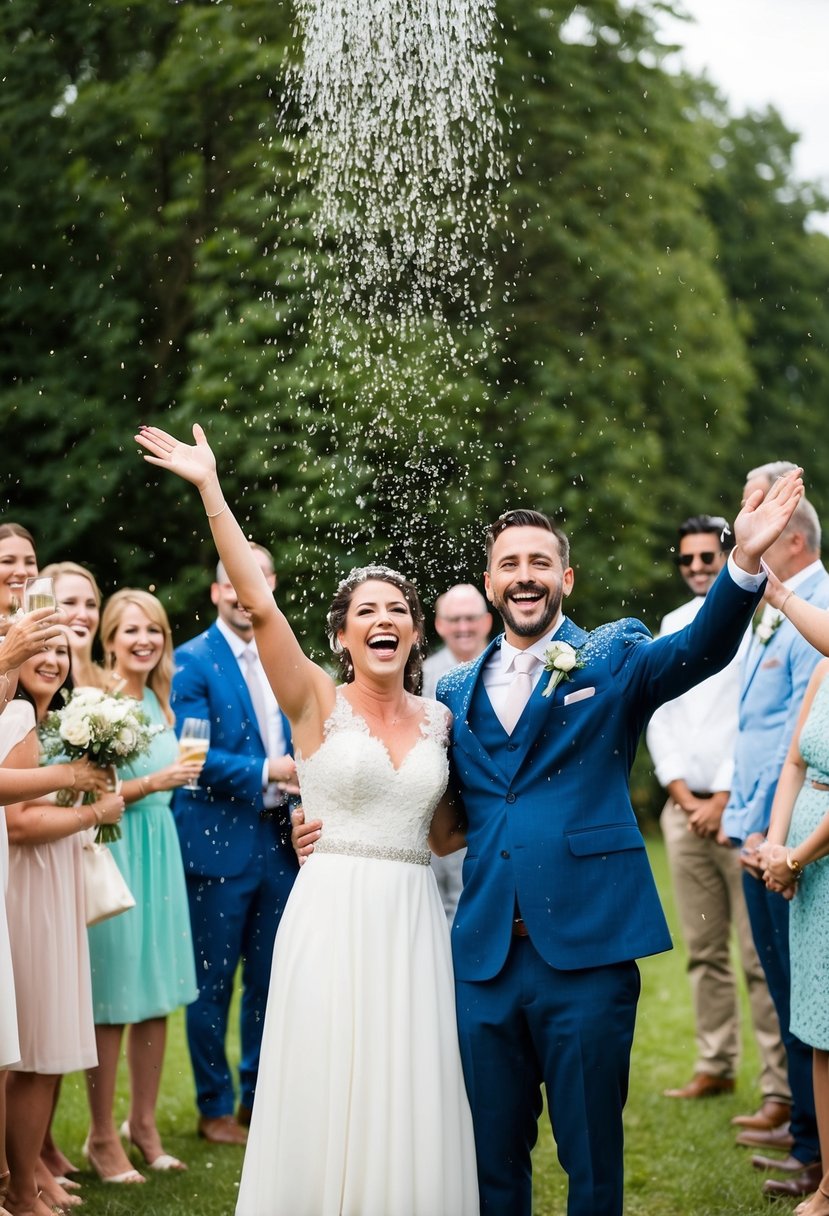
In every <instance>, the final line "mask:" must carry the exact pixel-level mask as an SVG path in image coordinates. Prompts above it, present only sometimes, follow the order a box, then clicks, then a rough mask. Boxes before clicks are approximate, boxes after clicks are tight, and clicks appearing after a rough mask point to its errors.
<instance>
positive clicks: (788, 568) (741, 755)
mask: <svg viewBox="0 0 829 1216" xmlns="http://www.w3.org/2000/svg"><path fill="white" fill-rule="evenodd" d="M820 543H821V530H820V521H819V520H818V517H817V513H816V511H815V509H814V507H813V506H812V505H811V503H810V502H808V501H807V499H806V498H805V497H804V498H803V499H801V501H800V502H799V503H798V505H797V508H796V509H795V512H794V514H793V515H792V517H791V519H790V520H789V523H788V524H787V526H786V528H785V529H784V531H783V533H782V534H781V535H780V536H779V537H778V539H777V540H776V541H775V542H774V544H773V545H771V546H770V548H769V549H768V551H767V553H765V555H764V560H765V562H766V564H767V565H768V567H770V568H771V569H772V570H774V571H776V573H777V575H778V576H779V577H780V578H781V579H782V580H783V581H784V583H785V585H786V590H787V591H796V592H797V595H798V597H800V598H801V599H806V600H810V601H811V602H812V603H813V604H815V605H817V606H818V607H821V608H825V607H826V606H827V605H829V575H827V572H826V569H825V568H824V566H823V564H822V562H821V560H820ZM769 593H770V588H769V587H768V586H767V588H766V596H768V594H769ZM819 660H820V656H819V654H818V652H817V651H816V650H815V649H814V648H813V647H812V646H810V645H809V644H808V642H807V641H806V640H805V639H804V638H802V637H801V636H800V635H799V634H798V633H797V631H796V630H795V629H794V627H793V626H792V625H791V624H789V622H788V621H787V620H785V619H784V618H781V617H780V616H779V615H778V614H777V613H776V612H775V610H774V608H773V606H772V605H770V604H769V602H768V599H767V602H766V607H765V608H764V612H763V616H762V618H761V620H760V622H759V625H758V627H757V629H755V632H754V636H753V639H752V643H751V646H750V648H749V651H748V653H747V655H746V660H745V664H744V666H743V673H742V687H741V691H740V710H739V713H740V717H739V729H738V732H737V746H736V751H735V765H734V778H733V781H732V786H731V793H730V795H729V800H728V805H727V807H726V809H725V812H724V814H723V829H724V833H725V836H727V837H728V838H729V839H730V840H731V841H732V842H733V843H734V844H735V845H737V846H739V845H742V849H741V861H742V864H743V867H744V870H745V873H744V876H743V889H744V892H745V897H746V905H747V907H748V914H749V919H750V921H751V930H752V934H753V936H754V943H755V945H756V947H757V953H758V955H759V957H760V962H761V963H762V964H763V969H764V971H765V973H766V980H767V982H768V986H769V992H770V993H771V996H772V1000H773V1001H774V1004H775V1008H776V1009H777V1017H778V1020H779V1022H780V1030H781V1033H782V1036H783V1042H784V1044H785V1047H786V1058H787V1065H788V1073H789V1085H790V1088H791V1093H792V1105H791V1109H790V1110H789V1109H787V1108H786V1107H782V1112H781V1107H780V1106H779V1105H776V1106H771V1108H770V1109H766V1108H769V1104H768V1103H766V1104H764V1108H763V1109H761V1110H760V1111H758V1112H757V1114H756V1115H753V1116H752V1115H748V1116H745V1115H740V1116H737V1118H736V1119H735V1120H734V1122H737V1123H738V1124H739V1125H740V1126H741V1129H742V1130H741V1131H740V1132H739V1134H738V1136H737V1142H738V1143H739V1144H744V1145H748V1146H749V1147H757V1148H760V1149H762V1150H765V1149H766V1148H769V1147H771V1148H775V1149H783V1150H784V1151H785V1150H789V1149H790V1150H791V1151H790V1152H789V1153H788V1155H787V1156H786V1157H784V1158H776V1157H769V1156H766V1155H765V1151H764V1152H763V1153H761V1154H758V1155H757V1156H755V1157H754V1158H753V1161H752V1164H754V1165H755V1166H756V1168H758V1169H762V1170H764V1171H765V1170H780V1171H781V1172H783V1173H785V1174H787V1175H788V1177H785V1178H782V1179H777V1178H767V1179H766V1181H765V1182H764V1183H763V1193H764V1194H765V1195H767V1196H770V1197H772V1198H775V1197H787V1196H789V1197H792V1198H797V1197H800V1196H803V1195H809V1194H811V1193H812V1192H813V1191H814V1189H815V1186H816V1185H817V1183H818V1181H819V1180H820V1176H821V1166H820V1161H819V1160H818V1157H819V1146H818V1131H817V1121H816V1114H815V1104H814V1094H813V1087H812V1051H811V1047H810V1046H809V1045H807V1044H805V1043H803V1042H802V1041H801V1040H800V1039H799V1038H798V1037H797V1035H796V1034H795V1033H794V1032H793V1031H792V1029H791V1018H790V1012H789V1001H790V983H791V970H790V961H789V927H788V926H789V905H788V903H787V902H786V901H785V900H783V899H781V897H780V895H779V894H778V893H777V892H775V891H772V890H769V889H768V888H767V887H766V886H765V884H764V882H763V865H762V858H761V857H760V856H758V855H757V853H756V850H757V848H758V846H760V845H762V843H763V842H764V840H765V833H766V831H767V829H768V826H769V819H770V814H771V807H772V802H773V799H774V793H775V789H776V786H777V779H778V777H779V775H780V771H781V769H782V767H783V764H784V762H785V759H786V756H787V754H788V751H789V748H790V746H791V742H792V738H793V735H794V731H795V726H796V723H797V719H798V715H799V712H800V706H801V703H802V701H803V696H804V694H805V692H806V687H807V685H808V683H809V679H810V678H811V675H812V672H813V671H814V669H815V667H816V666H817V664H818V662H819ZM781 1113H782V1114H783V1118H782V1120H781ZM769 1124H771V1126H770V1125H769Z"/></svg>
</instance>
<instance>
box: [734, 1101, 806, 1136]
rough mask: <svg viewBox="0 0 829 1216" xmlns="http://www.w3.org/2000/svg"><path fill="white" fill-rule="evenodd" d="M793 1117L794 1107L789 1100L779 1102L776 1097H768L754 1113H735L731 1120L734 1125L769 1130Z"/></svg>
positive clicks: (761, 1130)
mask: <svg viewBox="0 0 829 1216" xmlns="http://www.w3.org/2000/svg"><path fill="white" fill-rule="evenodd" d="M791 1117H792V1108H791V1105H790V1104H789V1103H788V1102H778V1101H777V1099H776V1098H766V1100H765V1101H764V1103H763V1105H762V1106H761V1107H760V1109H759V1110H758V1111H755V1113H754V1114H753V1115H735V1116H734V1118H733V1119H732V1120H731V1122H732V1124H733V1125H734V1127H748V1128H751V1129H752V1130H753V1131H758V1132H763V1131H765V1132H767V1131H770V1130H771V1129H772V1128H773V1127H780V1125H781V1124H782V1123H788V1122H789V1120H790V1119H791Z"/></svg>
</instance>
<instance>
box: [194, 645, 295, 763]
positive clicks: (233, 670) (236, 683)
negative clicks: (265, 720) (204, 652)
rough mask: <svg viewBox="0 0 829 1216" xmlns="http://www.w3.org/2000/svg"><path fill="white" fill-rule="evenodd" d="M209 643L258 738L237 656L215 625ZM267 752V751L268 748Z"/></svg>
mask: <svg viewBox="0 0 829 1216" xmlns="http://www.w3.org/2000/svg"><path fill="white" fill-rule="evenodd" d="M207 643H208V646H209V647H210V653H211V655H212V657H213V660H214V662H215V664H216V666H217V668H218V669H219V671H220V672H221V676H222V680H223V681H224V682H225V684H226V685H227V687H228V688H232V689H233V690H234V691H235V693H236V696H237V698H238V699H239V702H240V703H241V708H242V712H243V714H244V716H245V718H246V719H247V721H248V725H249V726H250V729H251V730H255V731H256V734H257V736H258V735H259V723H258V722H257V720H256V712H255V710H254V708H253V702H252V701H251V699H250V689H249V688H248V686H247V682H246V680H245V677H244V676H243V675H242V672H241V669H240V667H239V664H238V662H237V660H236V656H235V655H234V653H233V651H232V650H231V649H230V646H229V645H228V642H227V639H226V638H224V637H223V636H222V634H221V632H220V631H219V630H218V629H217V628H216V626H215V625H211V626H210V628H209V629H208V631H207ZM286 738H287V736H286ZM262 746H263V747H265V741H264V740H262ZM265 750H266V751H267V748H265Z"/></svg>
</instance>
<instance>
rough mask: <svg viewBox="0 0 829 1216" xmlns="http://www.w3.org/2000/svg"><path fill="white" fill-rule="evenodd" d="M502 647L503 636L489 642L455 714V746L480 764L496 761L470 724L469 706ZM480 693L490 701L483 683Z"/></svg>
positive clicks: (473, 670)
mask: <svg viewBox="0 0 829 1216" xmlns="http://www.w3.org/2000/svg"><path fill="white" fill-rule="evenodd" d="M500 649H501V638H500V637H497V638H495V640H494V641H492V642H490V643H489V645H488V646H487V648H486V650H485V651H484V653H483V654H482V655H480V657H479V658H478V659H477V660H476V661H475V664H474V666H473V668H472V671H471V672H470V673H469V675H468V677H467V679H466V680H465V682H464V685H463V691H462V694H461V705H460V710H459V712H458V714H457V715H456V716H455V724H454V738H455V746H456V747H461V748H463V750H464V751H466V752H468V753H469V754H470V755H471V756H472V757H473V758H474V759H475V761H476V762H477V763H478V764H492V763H494V761H493V759H492V757H491V755H490V754H489V752H488V751H487V750H486V748H485V747H484V745H483V744H482V743H481V741H480V739H479V738H478V736H477V735H476V734H475V733H474V731H473V730H472V728H471V726H470V725H469V707H470V705H471V704H472V698H473V696H474V695H475V692H476V690H477V689H478V682H479V680H480V679H481V673H482V672H483V669H484V667H485V666H486V664H487V663H488V662H489V660H490V658H491V656H492V655H493V654H494V653H495V651H496V650H500ZM478 695H479V696H482V697H485V698H486V703H487V704H488V703H489V697H488V696H487V692H486V689H485V688H484V687H483V685H481V688H480V690H478ZM490 712H491V713H493V714H494V713H495V710H494V709H492V708H491V707H490ZM505 776H506V774H505Z"/></svg>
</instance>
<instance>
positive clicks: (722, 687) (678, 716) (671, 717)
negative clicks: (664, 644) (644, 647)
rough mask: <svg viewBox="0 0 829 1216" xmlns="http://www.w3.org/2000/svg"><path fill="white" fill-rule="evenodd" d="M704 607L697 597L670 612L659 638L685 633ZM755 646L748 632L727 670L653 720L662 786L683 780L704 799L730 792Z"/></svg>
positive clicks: (651, 746) (651, 743)
mask: <svg viewBox="0 0 829 1216" xmlns="http://www.w3.org/2000/svg"><path fill="white" fill-rule="evenodd" d="M704 602H705V596H704V595H698V596H696V597H695V598H694V599H692V600H689V601H688V603H687V604H683V605H682V607H681V608H677V609H675V611H674V612H669V613H668V615H667V616H666V617H665V619H664V620H663V621H662V625H661V627H660V629H659V635H660V637H662V636H665V635H666V634H669V633H677V632H678V631H679V630H680V629H684V628H685V626H686V625H689V624H690V623H691V621H692V620H693V619H694V617H695V616H696V615H697V613H698V612H699V610H700V608H702V605H703V604H704ZM750 641H751V628H750V627H749V629H747V630H746V633H745V635H744V637H743V640H742V642H741V643H740V649H739V651H738V653H737V656H736V658H734V659H732V660H731V662H730V663H729V664H728V666H727V667H725V668H723V670H722V671H718V672H717V673H716V675H713V676H709V678H708V679H707V680H703V681H702V683H701V684H697V685H696V686H695V687H694V688H690V689H689V690H688V692H686V693H683V694H682V696H681V697H677V698H676V699H675V700H673V701H667V702H666V703H665V704H664V705H662V706H660V708H659V709H657V711H656V712H655V714H654V715H653V717H652V718H651V720H650V724H649V726H648V729H647V734H646V736H645V737H646V739H647V744H648V751H649V752H650V754H651V759H652V760H653V764H654V768H655V770H656V776H657V780H658V781H659V784H660V785H661V786H663V787H666V786H668V785H669V784H670V782H671V781H679V780H682V781H684V782H685V784H686V785H687V786H688V788H689V789H690V790H694V791H695V792H696V793H699V794H713V793H716V792H717V791H718V790H730V789H731V781H732V777H733V774H734V746H735V744H736V740H737V722H738V712H739V701H740V682H741V667H742V661H743V656H744V654H745V652H746V650H747V649H748V646H749V643H750Z"/></svg>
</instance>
